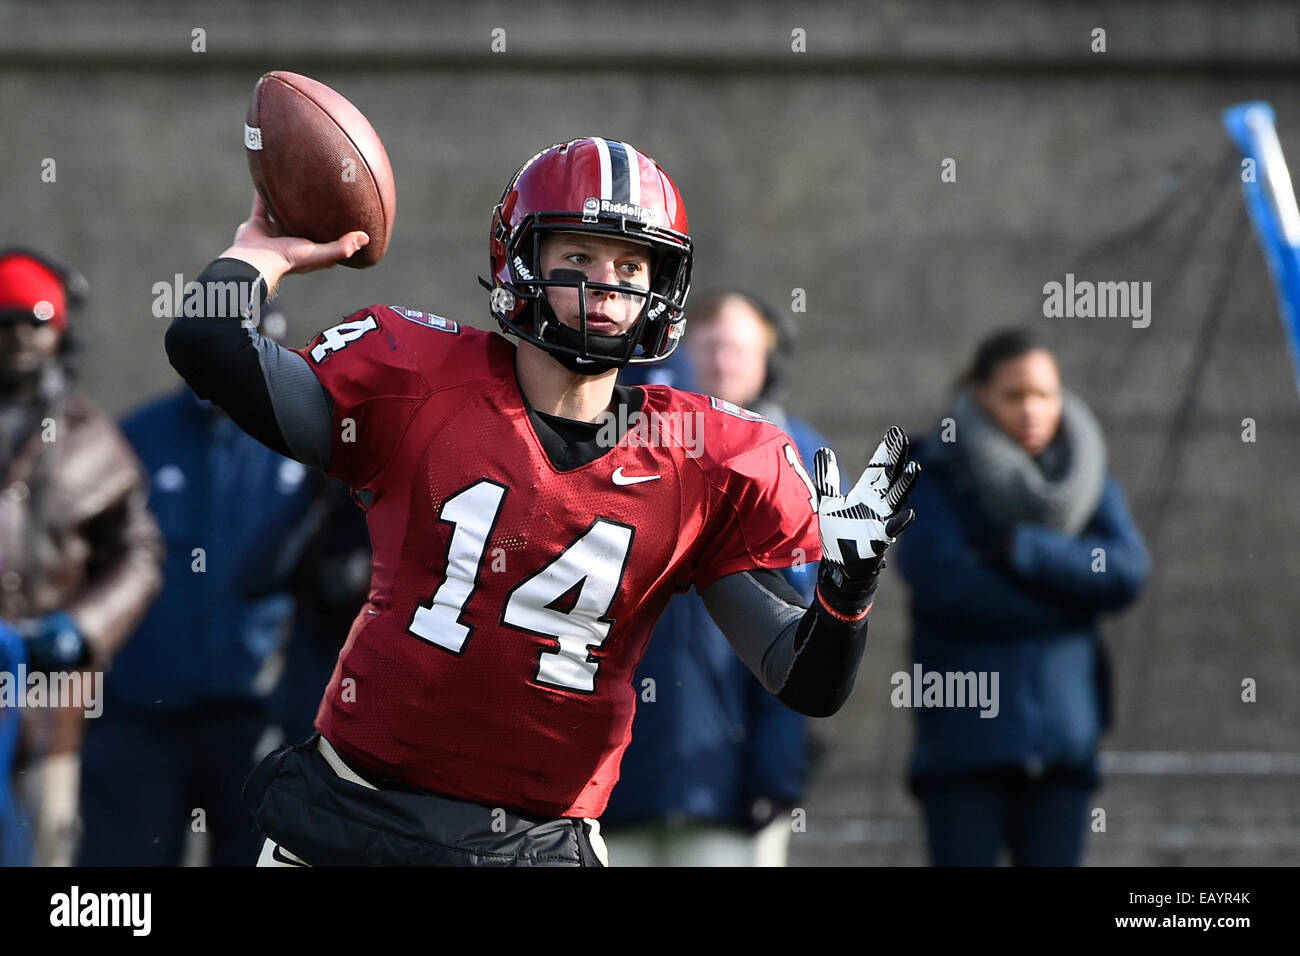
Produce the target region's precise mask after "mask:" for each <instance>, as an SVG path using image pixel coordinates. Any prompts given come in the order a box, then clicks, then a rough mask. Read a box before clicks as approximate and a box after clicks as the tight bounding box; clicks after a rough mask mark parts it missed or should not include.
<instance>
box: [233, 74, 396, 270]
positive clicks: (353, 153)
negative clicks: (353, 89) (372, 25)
mask: <svg viewBox="0 0 1300 956" xmlns="http://www.w3.org/2000/svg"><path fill="white" fill-rule="evenodd" d="M244 152H246V153H247V154H248V170H249V172H251V173H252V174H253V185H254V186H255V187H256V188H257V191H258V193H260V194H261V196H262V201H263V202H264V203H266V206H267V208H268V209H269V210H270V211H271V215H272V216H274V217H275V220H276V222H277V223H278V224H279V226H280V230H281V232H282V233H283V234H284V235H287V236H302V237H303V238H306V239H311V240H312V241H314V242H333V241H334V240H335V239H337V238H338V237H339V236H341V235H343V234H344V233H346V232H351V231H353V230H354V229H362V230H365V232H366V233H367V234H368V235H369V236H370V242H369V243H368V244H367V245H365V246H362V247H361V248H360V249H359V250H357V252H356V254H355V255H353V256H352V257H351V258H349V259H345V260H343V262H342V263H341V264H342V265H345V266H353V267H354V268H358V269H362V268H365V267H366V266H373V265H374V264H375V263H376V262H378V261H379V260H380V259H382V258H383V257H384V253H385V252H386V251H387V250H388V240H389V237H390V236H392V234H393V218H394V217H395V216H396V214H397V188H396V186H395V185H394V184H393V170H392V167H391V166H390V165H389V164H388V153H386V152H385V151H384V144H383V143H381V142H380V141H379V136H378V134H377V133H376V132H375V130H374V127H372V126H371V125H370V123H369V121H368V120H367V119H366V118H365V117H364V116H363V115H362V114H361V111H360V110H359V109H357V108H356V107H355V106H353V105H352V104H351V103H349V102H348V101H347V100H345V99H344V98H343V97H342V96H340V95H339V94H338V93H335V92H334V91H333V90H332V89H330V88H329V87H328V86H326V85H325V84H324V83H320V82H317V81H316V80H313V79H312V78H311V77H308V76H302V75H300V74H298V73H288V72H285V71H284V70H274V71H272V72H270V73H267V74H266V75H265V76H263V77H262V78H261V79H260V80H258V81H257V88H256V89H254V90H253V101H252V102H251V103H249V104H248V119H247V121H246V122H245V125H244Z"/></svg>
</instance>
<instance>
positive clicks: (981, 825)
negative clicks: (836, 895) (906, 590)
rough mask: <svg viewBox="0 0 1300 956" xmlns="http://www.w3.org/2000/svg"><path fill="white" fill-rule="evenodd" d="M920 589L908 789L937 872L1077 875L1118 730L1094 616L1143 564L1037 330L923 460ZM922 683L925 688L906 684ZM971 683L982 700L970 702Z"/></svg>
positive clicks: (1001, 351) (909, 561) (913, 547)
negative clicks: (1004, 868)
mask: <svg viewBox="0 0 1300 956" xmlns="http://www.w3.org/2000/svg"><path fill="white" fill-rule="evenodd" d="M916 457H917V459H918V460H919V461H921V462H922V464H923V466H924V469H925V471H924V474H923V477H922V478H921V480H920V481H919V482H917V486H916V489H915V491H914V492H913V493H912V498H911V500H910V504H911V505H912V507H913V508H914V509H915V511H916V521H915V523H914V525H913V527H912V529H911V530H910V531H909V532H908V534H907V535H906V536H905V537H904V538H902V539H901V541H900V542H899V547H898V556H897V561H898V564H899V566H900V568H901V570H902V573H903V576H904V578H905V579H906V580H907V582H908V585H909V587H910V589H911V610H910V613H911V620H912V637H913V667H912V671H911V672H910V673H908V674H905V675H896V677H895V692H894V700H895V703H896V704H898V705H900V706H909V707H915V708H916V743H915V749H914V751H913V754H912V760H911V766H910V774H909V776H910V779H909V785H910V789H911V791H912V793H913V794H914V795H915V796H916V798H917V799H918V801H919V802H920V804H921V807H922V809H923V812H924V816H925V826H926V836H927V844H928V849H929V854H930V860H931V862H932V863H933V864H935V865H938V866H959V865H993V864H995V863H997V861H998V857H999V855H1000V853H1001V851H1002V848H1003V847H1007V848H1008V849H1009V850H1010V856H1011V862H1012V863H1013V864H1014V865H1049V866H1072V865H1077V864H1078V863H1079V862H1080V860H1081V858H1082V855H1083V843H1084V836H1085V834H1086V832H1087V825H1088V819H1089V817H1088V811H1089V797H1090V795H1091V793H1092V792H1093V790H1095V789H1096V787H1097V784H1098V782H1099V781H1098V773H1097V748H1098V742H1099V739H1100V737H1101V735H1102V733H1103V732H1104V731H1105V729H1106V728H1107V726H1108V724H1109V719H1110V706H1109V696H1110V675H1109V667H1108V664H1107V658H1106V652H1105V648H1104V646H1103V644H1102V641H1101V636H1100V633H1099V632H1098V621H1099V618H1100V617H1101V615H1102V614H1105V613H1108V612H1113V611H1118V610H1119V609H1120V608H1123V607H1124V606H1126V605H1128V604H1130V603H1131V602H1132V601H1133V600H1134V599H1135V598H1136V597H1137V596H1138V592H1139V591H1140V590H1141V587H1142V584H1143V582H1144V581H1145V579H1146V576H1147V572H1148V567H1149V559H1148V555H1147V550H1146V546H1145V545H1144V544H1143V541H1142V536H1141V533H1140V532H1139V531H1138V528H1137V526H1136V524H1135V523H1134V521H1133V518H1132V516H1131V515H1130V513H1129V510H1128V505H1127V504H1126V502H1125V498H1124V493H1123V491H1122V490H1121V489H1120V486H1119V484H1118V483H1117V482H1116V481H1115V479H1114V477H1113V476H1112V475H1111V474H1110V473H1109V470H1108V466H1107V461H1106V446H1105V441H1104V439H1103V437H1102V433H1101V429H1100V427H1099V425H1098V424H1097V421H1096V419H1095V418H1094V417H1093V415H1092V413H1091V412H1090V411H1089V410H1088V408H1087V406H1086V405H1084V403H1083V402H1082V401H1081V400H1080V399H1079V398H1078V397H1076V396H1075V395H1073V394H1071V393H1070V392H1069V391H1066V390H1065V389H1063V388H1062V386H1061V378H1060V372H1059V369H1058V367H1057V363H1056V360H1055V358H1054V357H1053V355H1052V353H1051V351H1050V350H1049V349H1048V348H1047V347H1046V346H1045V345H1044V344H1043V341H1042V340H1041V339H1040V338H1039V337H1038V336H1037V335H1035V334H1034V333H1033V332H1031V331H1028V330H1021V329H1011V330H1006V331H1003V332H998V333H996V334H994V335H992V336H991V337H990V338H988V339H986V340H985V341H984V342H983V343H982V344H981V345H980V347H979V349H978V351H977V353H976V356H975V360H974V362H973V363H972V366H971V368H970V371H969V372H967V374H966V375H965V376H964V377H963V378H962V380H961V382H960V383H959V389H958V391H957V394H956V396H955V398H954V400H953V403H952V405H951V407H950V408H949V409H948V411H947V412H946V413H945V415H944V417H943V418H942V420H941V421H940V424H939V428H938V429H937V431H936V432H935V434H934V435H933V436H931V437H930V438H929V439H928V440H927V441H926V442H925V443H924V444H923V445H922V446H921V447H920V448H919V449H918V450H917V455H916ZM914 684H919V685H921V686H913V685H914ZM975 688H979V692H978V693H976V692H975Z"/></svg>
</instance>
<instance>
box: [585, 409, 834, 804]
mask: <svg viewBox="0 0 1300 956" xmlns="http://www.w3.org/2000/svg"><path fill="white" fill-rule="evenodd" d="M779 424H781V425H782V427H784V428H785V429H786V431H787V433H788V434H789V435H790V437H791V438H793V439H794V441H795V445H796V447H798V449H799V454H800V456H802V457H803V459H804V461H805V462H811V461H812V455H813V453H814V452H815V451H816V450H817V449H818V448H819V447H821V446H822V445H826V444H828V443H827V442H826V440H825V439H823V438H822V436H821V435H819V434H818V433H817V432H816V431H815V430H813V428H812V427H811V426H809V425H806V424H804V423H803V422H800V421H797V420H795V419H788V420H786V421H784V422H781V423H779ZM784 573H785V576H786V579H787V580H788V581H790V583H791V584H793V585H794V586H795V588H797V589H798V590H799V591H800V592H801V593H803V594H804V595H805V596H806V597H811V595H812V591H813V587H814V586H815V584H816V581H817V565H816V564H815V563H813V564H806V565H803V566H802V567H800V568H791V569H789V570H787V571H786V572H784ZM647 678H650V679H652V680H653V681H654V685H653V686H654V696H655V699H654V702H653V703H651V702H648V701H647V700H645V697H644V693H645V691H644V688H645V686H646V685H645V684H644V681H645V680H646V679H647ZM633 686H634V687H635V688H636V690H637V714H636V719H635V721H634V722H633V724H632V743H631V744H630V745H629V746H628V749H627V753H626V754H625V755H624V757H623V764H622V769H621V772H620V775H619V782H618V784H617V785H616V786H615V787H614V791H613V793H612V794H611V796H610V801H609V806H608V807H607V809H606V810H605V812H604V814H602V815H601V818H600V822H601V826H602V827H605V828H606V829H609V830H616V829H617V828H619V827H626V826H635V825H638V824H642V823H649V822H653V821H664V820H677V821H683V820H691V821H697V822H708V823H715V824H722V825H726V826H735V827H742V828H750V827H752V826H755V825H757V824H760V823H763V822H766V817H767V816H770V814H771V812H772V811H773V809H778V810H779V809H780V808H781V807H782V805H792V804H794V803H795V802H796V801H798V800H799V798H800V795H801V794H802V793H803V789H804V784H805V781H806V778H807V762H808V736H807V726H806V718H805V717H804V716H803V715H801V714H799V713H797V712H795V711H793V710H791V709H790V708H789V707H787V706H786V705H785V704H783V703H781V701H780V700H778V699H777V698H776V697H775V696H773V695H772V694H769V693H768V692H767V691H766V690H764V689H763V686H762V684H760V683H759V682H758V680H757V679H756V678H755V677H754V675H753V674H751V673H750V672H749V668H747V667H746V666H745V664H744V663H743V662H742V661H741V659H740V658H739V657H738V656H737V655H736V652H735V651H734V650H732V648H731V645H730V644H729V643H728V642H727V639H726V637H725V636H724V635H723V633H722V632H721V631H720V630H718V628H717V625H715V624H714V623H713V619H712V618H711V617H709V612H708V611H707V610H706V609H705V607H704V601H703V600H702V599H701V598H700V596H699V595H698V594H697V593H695V592H691V593H689V594H679V595H677V596H676V597H674V598H673V599H672V601H670V602H669V604H668V608H667V610H666V611H665V612H664V615H663V617H662V618H660V619H659V623H658V624H657V625H656V626H655V630H654V634H653V635H652V636H651V638H650V643H649V646H648V647H647V649H646V654H645V657H643V658H642V659H641V664H640V666H639V667H638V668H637V671H636V675H635V677H634V678H633ZM760 801H763V802H765V803H766V804H767V807H768V809H767V811H766V812H764V807H763V804H762V803H760ZM756 803H758V804H759V805H758V806H757V807H756Z"/></svg>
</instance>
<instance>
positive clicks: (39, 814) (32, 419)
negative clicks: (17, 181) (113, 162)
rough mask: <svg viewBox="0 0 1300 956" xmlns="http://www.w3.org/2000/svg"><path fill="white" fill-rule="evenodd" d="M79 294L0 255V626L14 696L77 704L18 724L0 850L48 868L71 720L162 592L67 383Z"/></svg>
mask: <svg viewBox="0 0 1300 956" xmlns="http://www.w3.org/2000/svg"><path fill="white" fill-rule="evenodd" d="M84 284H85V282H84V280H83V279H81V278H80V277H79V276H77V275H76V274H75V273H74V272H72V271H71V270H70V269H68V268H66V267H64V266H62V265H60V264H59V263H56V262H54V261H53V260H51V259H49V258H47V257H45V256H43V255H41V254H40V253H37V252H33V251H31V250H27V249H6V250H0V620H3V622H4V623H6V624H8V625H10V626H11V627H12V628H13V629H14V630H16V631H17V632H18V633H20V634H21V635H22V637H23V644H24V652H25V657H26V661H25V665H24V670H25V673H26V675H27V679H26V680H25V681H23V682H20V683H24V684H25V685H26V686H25V687H19V688H18V692H20V693H21V692H25V691H26V689H27V687H30V686H31V682H32V675H35V674H49V675H52V674H74V675H75V674H79V675H80V680H79V681H77V682H75V683H76V684H77V685H78V686H80V688H81V690H82V693H81V698H82V699H81V701H79V702H78V703H79V706H67V704H68V702H67V701H60V700H49V699H47V700H46V702H45V705H44V706H42V707H36V708H32V707H29V708H27V709H24V710H23V711H22V712H21V718H22V721H23V740H24V743H23V746H22V748H21V752H20V754H19V756H18V764H17V766H18V769H19V770H25V771H26V772H25V773H24V775H23V777H24V790H25V793H24V795H23V796H24V797H25V802H26V804H27V810H28V813H29V814H30V816H31V817H32V818H33V820H32V823H31V824H26V823H24V824H21V825H19V827H18V830H19V832H6V833H0V841H5V842H6V844H8V845H9V846H10V847H12V846H13V844H14V843H25V844H31V843H33V842H34V847H35V862H37V863H40V864H47V865H48V864H58V863H67V862H70V860H71V858H72V852H73V843H74V842H75V833H76V830H75V821H76V794H77V777H78V773H79V756H78V754H79V751H80V745H81V736H82V720H83V714H91V715H93V714H94V713H95V710H96V707H97V705H101V706H102V701H98V693H97V692H98V689H99V688H102V684H103V682H102V671H103V670H104V668H105V667H106V666H107V664H108V662H109V660H111V659H112V657H113V655H114V653H115V652H116V651H117V650H118V648H119V647H120V646H121V645H122V643H123V642H125V640H126V639H127V637H128V636H129V635H130V634H131V632H132V630H133V629H134V627H135V625H136V623H137V622H138V621H139V619H140V618H141V617H142V616H143V615H144V612H145V611H146V610H147V609H148V606H149V604H150V602H151V601H152V600H153V599H154V597H155V596H156V594H157V593H158V590H159V588H160V587H161V584H162V575H161V571H160V559H161V556H162V536H161V534H160V533H159V531H158V525H157V523H156V522H155V521H154V519H153V517H152V516H151V515H150V514H149V512H148V510H147V509H146V507H145V501H146V495H145V479H144V476H143V474H142V472H141V469H140V466H139V463H138V461H137V459H136V457H135V455H134V453H133V452H132V451H131V447H130V445H129V444H128V443H127V441H126V439H125V438H124V437H123V435H122V433H121V432H120V431H119V430H118V428H117V426H116V425H115V424H114V423H113V421H112V420H111V419H110V418H108V416H106V415H105V414H104V413H103V412H101V411H100V410H99V409H98V408H96V407H95V405H94V404H92V403H91V402H90V400H89V399H87V398H86V397H85V395H83V394H82V393H81V392H80V391H79V390H77V389H76V388H75V387H73V385H72V383H71V381H70V374H69V369H68V366H67V362H66V353H67V349H68V341H69V340H68V337H67V328H68V312H69V309H70V307H71V306H72V305H74V304H75V303H76V302H77V301H79V300H80V298H81V297H82V295H83V294H84ZM96 674H98V675H99V676H100V678H101V679H99V680H96V679H95V676H96ZM15 680H16V677H15V676H12V675H11V677H10V681H11V683H13V682H14V681H15ZM46 683H47V686H50V687H53V686H56V684H55V683H54V682H52V681H49V680H48V679H47V682H46ZM73 684H74V682H73V681H70V680H67V679H64V680H63V686H65V687H70V686H73ZM50 696H54V695H50ZM5 783H6V781H0V786H3V785H4V784H5ZM32 836H34V837H35V839H34V841H32V840H31V837H32Z"/></svg>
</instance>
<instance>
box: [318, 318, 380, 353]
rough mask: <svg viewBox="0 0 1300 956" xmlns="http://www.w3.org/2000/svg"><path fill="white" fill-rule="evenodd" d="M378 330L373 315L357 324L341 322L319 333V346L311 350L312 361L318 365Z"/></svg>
mask: <svg viewBox="0 0 1300 956" xmlns="http://www.w3.org/2000/svg"><path fill="white" fill-rule="evenodd" d="M377 328H379V323H378V322H376V321H375V317H374V316H373V315H368V316H366V317H365V318H364V319H362V320H361V321H358V322H341V323H339V324H338V325H336V326H334V328H332V329H326V330H325V331H324V332H322V333H321V341H320V344H319V345H317V346H316V347H315V348H313V349H312V350H311V357H312V361H314V362H315V363H316V364H317V365H319V364H320V363H321V362H322V361H324V360H325V359H326V358H327V357H328V356H330V355H332V354H333V353H334V352H338V351H340V350H341V349H345V348H347V347H348V346H349V345H351V344H352V343H353V342H355V341H356V340H357V339H359V338H361V336H363V335H365V334H366V333H367V332H373V331H374V330H375V329H377Z"/></svg>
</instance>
